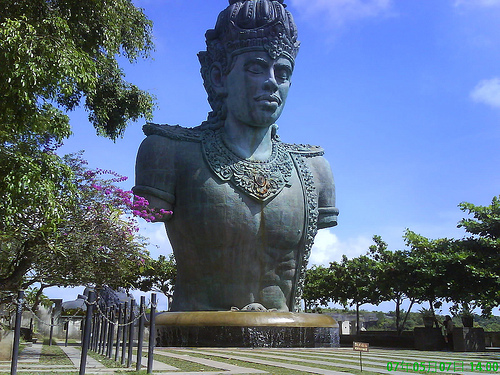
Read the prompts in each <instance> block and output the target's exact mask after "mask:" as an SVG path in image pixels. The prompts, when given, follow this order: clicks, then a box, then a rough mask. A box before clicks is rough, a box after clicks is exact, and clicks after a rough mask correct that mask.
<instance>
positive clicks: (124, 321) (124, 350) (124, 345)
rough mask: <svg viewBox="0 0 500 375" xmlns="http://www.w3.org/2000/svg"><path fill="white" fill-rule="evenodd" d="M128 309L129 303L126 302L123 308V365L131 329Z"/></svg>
mask: <svg viewBox="0 0 500 375" xmlns="http://www.w3.org/2000/svg"><path fill="white" fill-rule="evenodd" d="M127 307H128V303H127V302H125V307H124V308H123V337H122V358H121V362H120V363H121V364H122V365H124V364H125V353H126V350H127V333H128V328H129V325H128V324H127ZM126 324H127V325H126Z"/></svg>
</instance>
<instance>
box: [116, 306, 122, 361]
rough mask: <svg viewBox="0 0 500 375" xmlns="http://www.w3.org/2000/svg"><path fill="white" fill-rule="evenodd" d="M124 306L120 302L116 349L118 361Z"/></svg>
mask: <svg viewBox="0 0 500 375" xmlns="http://www.w3.org/2000/svg"><path fill="white" fill-rule="evenodd" d="M122 308H123V305H122V304H121V303H120V305H119V306H118V328H117V330H116V351H115V361H116V362H118V352H119V351H120V338H121V335H122Z"/></svg>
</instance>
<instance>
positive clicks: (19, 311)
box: [10, 290, 24, 375]
mask: <svg viewBox="0 0 500 375" xmlns="http://www.w3.org/2000/svg"><path fill="white" fill-rule="evenodd" d="M23 303H24V290H20V291H19V292H18V293H17V308H16V324H15V326H14V345H13V346H12V363H11V364H10V373H11V375H16V374H17V360H18V358H19V341H20V338H21V318H22V316H23Z"/></svg>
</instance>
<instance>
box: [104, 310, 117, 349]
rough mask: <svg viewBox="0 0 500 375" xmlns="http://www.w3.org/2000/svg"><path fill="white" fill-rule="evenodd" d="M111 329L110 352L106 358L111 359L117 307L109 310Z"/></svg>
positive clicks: (109, 334)
mask: <svg viewBox="0 0 500 375" xmlns="http://www.w3.org/2000/svg"><path fill="white" fill-rule="evenodd" d="M108 317H109V329H108V351H107V352H106V357H108V358H109V359H111V355H112V354H113V336H114V334H115V307H114V306H113V307H112V308H110V309H109V316H108Z"/></svg>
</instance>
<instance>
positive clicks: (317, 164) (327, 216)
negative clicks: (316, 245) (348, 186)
mask: <svg viewBox="0 0 500 375" xmlns="http://www.w3.org/2000/svg"><path fill="white" fill-rule="evenodd" d="M311 164H312V169H313V171H314V172H313V175H314V184H315V186H316V191H317V193H318V210H319V216H318V229H321V228H328V227H333V226H335V225H337V216H338V213H339V210H338V208H337V207H335V182H334V180H333V174H332V169H331V168H330V163H328V161H327V160H326V159H325V158H324V157H323V156H316V157H313V158H312V159H311Z"/></svg>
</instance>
